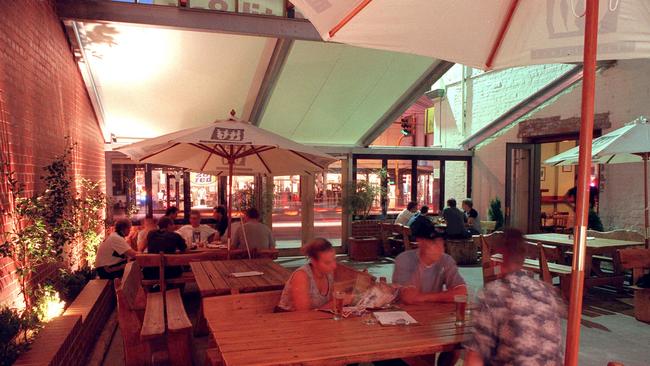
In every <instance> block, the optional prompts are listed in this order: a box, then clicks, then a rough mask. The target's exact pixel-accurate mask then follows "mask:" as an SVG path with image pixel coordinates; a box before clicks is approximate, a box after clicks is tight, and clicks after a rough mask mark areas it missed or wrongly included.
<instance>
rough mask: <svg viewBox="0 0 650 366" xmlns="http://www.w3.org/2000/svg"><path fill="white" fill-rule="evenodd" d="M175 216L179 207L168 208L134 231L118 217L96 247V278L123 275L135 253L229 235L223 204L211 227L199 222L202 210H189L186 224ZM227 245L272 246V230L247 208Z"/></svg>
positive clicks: (182, 248)
mask: <svg viewBox="0 0 650 366" xmlns="http://www.w3.org/2000/svg"><path fill="white" fill-rule="evenodd" d="M177 215H178V208H176V207H170V208H169V209H167V212H166V213H165V216H163V217H161V218H160V219H158V220H155V219H153V218H146V219H144V223H143V225H142V227H141V228H140V230H138V231H137V232H133V231H132V230H131V227H132V225H131V220H129V219H121V220H118V221H117V222H116V223H115V229H114V231H113V232H112V233H111V234H110V235H108V236H107V237H106V239H105V240H104V241H103V242H102V243H101V244H100V245H99V247H98V248H97V257H96V259H95V268H96V270H97V274H98V275H99V277H100V278H103V279H114V278H120V277H122V274H123V272H124V267H125V266H126V263H127V260H128V259H133V258H135V256H136V255H137V254H138V253H160V252H163V253H166V254H174V253H178V252H187V251H188V250H192V249H196V248H197V247H199V246H206V245H207V244H208V243H214V244H221V243H225V242H226V240H227V238H228V236H229V234H228V230H229V227H228V217H227V215H226V209H225V208H224V207H223V206H218V207H215V208H214V212H213V217H214V219H215V220H216V224H215V226H214V227H211V226H209V225H205V224H201V212H199V211H196V210H192V211H191V212H190V217H189V224H187V225H183V226H181V227H180V228H177V227H176V225H175V223H174V222H175V219H176V216H177ZM129 241H132V242H134V245H131V244H129ZM230 247H231V248H232V249H239V248H242V249H243V248H248V250H254V249H258V250H260V249H273V248H275V239H274V237H273V233H272V232H271V229H270V228H269V227H268V226H266V225H264V224H263V223H262V222H261V221H260V214H259V211H258V210H257V209H255V208H250V209H248V210H246V211H245V213H244V216H243V217H242V221H241V224H237V225H233V233H232V239H231V246H230ZM145 275H147V274H146V273H145ZM166 275H167V272H166ZM178 275H180V273H174V271H171V272H170V273H169V277H174V276H178ZM150 276H155V274H151V275H150Z"/></svg>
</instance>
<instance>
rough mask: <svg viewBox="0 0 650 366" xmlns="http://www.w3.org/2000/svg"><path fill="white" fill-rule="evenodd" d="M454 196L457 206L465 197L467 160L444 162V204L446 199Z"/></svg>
mask: <svg viewBox="0 0 650 366" xmlns="http://www.w3.org/2000/svg"><path fill="white" fill-rule="evenodd" d="M450 198H455V199H456V201H457V203H458V206H459V207H460V202H461V201H462V200H464V199H465V198H467V162H466V161H446V162H445V205H446V202H447V200H448V199H450Z"/></svg>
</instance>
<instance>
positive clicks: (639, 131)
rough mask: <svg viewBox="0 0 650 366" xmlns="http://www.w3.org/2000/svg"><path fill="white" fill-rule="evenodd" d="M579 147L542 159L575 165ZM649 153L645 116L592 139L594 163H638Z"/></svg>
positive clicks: (649, 135)
mask: <svg viewBox="0 0 650 366" xmlns="http://www.w3.org/2000/svg"><path fill="white" fill-rule="evenodd" d="M579 152H580V149H579V148H578V147H577V146H576V147H574V148H572V149H569V150H567V151H565V152H563V153H561V154H558V155H556V156H553V157H552V158H549V159H547V160H545V161H544V163H545V164H549V165H554V166H558V165H576V164H578V154H579ZM644 153H650V124H649V123H648V120H647V119H646V118H645V117H639V118H638V119H637V120H635V121H633V122H631V123H629V124H627V125H625V126H623V127H621V128H619V129H616V130H614V131H612V132H610V133H608V134H606V135H604V136H601V137H599V138H597V139H594V140H593V143H592V154H591V155H592V162H593V163H594V164H617V163H636V162H638V163H640V162H642V161H643V158H642V154H644Z"/></svg>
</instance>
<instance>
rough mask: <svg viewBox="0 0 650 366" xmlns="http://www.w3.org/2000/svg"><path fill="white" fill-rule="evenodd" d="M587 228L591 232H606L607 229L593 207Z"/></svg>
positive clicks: (590, 210)
mask: <svg viewBox="0 0 650 366" xmlns="http://www.w3.org/2000/svg"><path fill="white" fill-rule="evenodd" d="M587 226H588V228H589V229H590V230H595V231H605V228H604V227H603V222H602V221H601V220H600V216H598V213H596V211H594V209H593V207H592V208H590V209H589V218H588V223H587Z"/></svg>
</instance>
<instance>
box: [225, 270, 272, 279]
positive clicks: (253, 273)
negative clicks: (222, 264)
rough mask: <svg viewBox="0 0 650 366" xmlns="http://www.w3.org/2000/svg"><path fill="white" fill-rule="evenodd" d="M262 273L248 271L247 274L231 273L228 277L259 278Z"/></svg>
mask: <svg viewBox="0 0 650 366" xmlns="http://www.w3.org/2000/svg"><path fill="white" fill-rule="evenodd" d="M263 274H264V272H260V271H248V272H233V273H231V274H230V275H231V276H233V277H237V278H239V277H251V276H261V275H263Z"/></svg>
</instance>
